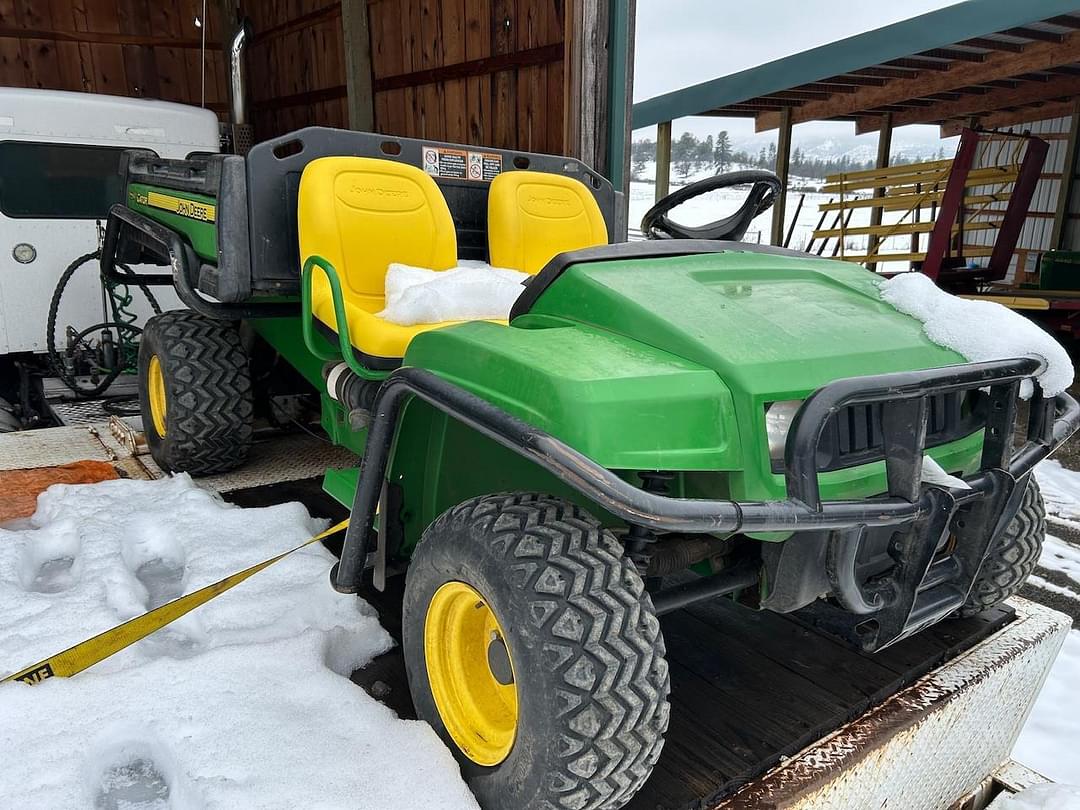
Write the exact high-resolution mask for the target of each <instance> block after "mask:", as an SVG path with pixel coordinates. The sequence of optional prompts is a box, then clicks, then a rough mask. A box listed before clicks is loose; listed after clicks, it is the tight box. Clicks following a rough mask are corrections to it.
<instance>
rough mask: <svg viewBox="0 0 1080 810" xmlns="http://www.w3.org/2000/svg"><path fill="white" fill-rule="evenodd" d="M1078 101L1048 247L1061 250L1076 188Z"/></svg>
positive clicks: (1079, 136)
mask: <svg viewBox="0 0 1080 810" xmlns="http://www.w3.org/2000/svg"><path fill="white" fill-rule="evenodd" d="M1078 145H1080V100H1077V101H1075V102H1073V112H1072V118H1071V120H1070V123H1069V145H1068V147H1067V148H1066V150H1065V165H1064V166H1063V167H1062V169H1061V191H1060V192H1058V200H1057V209H1056V210H1055V211H1054V231H1053V234H1052V235H1051V237H1050V247H1051V248H1052V249H1057V250H1061V249H1062V248H1064V247H1065V244H1064V243H1065V223H1066V221H1067V220H1068V216H1069V209H1070V208H1071V205H1070V203H1071V202H1072V198H1073V189H1074V188H1075V187H1076V174H1077V169H1078V168H1080V167H1078V166H1077V165H1076V161H1077V158H1078V157H1080V149H1078V148H1077V147H1078Z"/></svg>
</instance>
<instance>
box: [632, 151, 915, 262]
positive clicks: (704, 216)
mask: <svg viewBox="0 0 1080 810" xmlns="http://www.w3.org/2000/svg"><path fill="white" fill-rule="evenodd" d="M708 176H710V175H709V173H707V172H706V173H703V174H701V175H695V176H692V177H690V178H688V179H687V181H686V182H692V181H694V180H701V179H704V178H705V177H708ZM805 183H806V184H809V183H815V184H819V183H820V181H811V180H806V181H805ZM682 184H683V181H678V182H675V181H673V182H672V184H671V189H670V190H671V191H675V190H676V189H677V188H681V187H682ZM792 184H793V185H795V186H796V187H798V186H800V185H802V183H800V181H799V178H793V179H792ZM804 196H805V199H804V200H803V202H802V207H801V208H800V207H799V200H800V198H802V197H804ZM655 197H656V186H655V185H653V184H652V183H651V182H643V181H635V182H631V183H630V201H629V203H630V205H629V209H630V214H629V226H630V233H631V238H635V236H636V233H635V232H636V231H638V229H639V228H640V226H641V218H642V217H643V216H644V215H645V212H646V211H648V210H649V209H650V208H651V207H652V206H653V204H654V203H655V201H656V200H655ZM835 197H836V195H834V194H821V193H818V192H814V191H810V192H801V191H789V192H787V206H786V208H785V221H784V233H785V235H786V234H787V232H788V229H790V228H791V224H792V222H793V221H794V222H795V229H794V230H793V231H792V232H791V241H790V242H789V244H788V247H790V248H792V249H793V250H805V249H806V246H807V243H808V242H809V241H810V237H811V235H812V234H813V232H814V230H815V228H817V227H818V223H819V221H820V220H821V211H820V210H819V208H818V207H819V206H820V205H821V204H822V203H826V202H829V201H830V200H833V199H835ZM745 198H746V189H745V188H730V189H723V190H721V191H713V192H710V193H709V194H704V195H702V196H700V197H696V198H694V199H692V200H690V201H689V202H687V203H684V204H683V205H681V206H679V207H678V208H676V209H674V210H673V211H672V212H671V215H670V216H671V218H672V220H674V221H675V222H678V223H680V224H684V225H704V224H706V223H709V222H712V221H714V220H717V219H721V218H722V217H725V216H728V215H729V214H732V213H734V211H736V210H737V209H738V207H739V206H740V205H741V204H742V202H743V200H744V199H745ZM796 213H798V219H796V218H795V215H796ZM835 216H836V212H835V211H830V212H828V213H827V215H826V218H825V220H824V225H823V226H822V227H824V228H833V227H834V225H833V219H834V218H835ZM902 216H903V213H902V212H885V214H884V218H883V221H884V222H885V223H886V224H888V223H891V222H894V221H898V220H899V219H900V218H901V217H902ZM772 217H773V211H772V210H769V211H766V212H765V213H764V214H762V215H761V216H759V217H758V218H757V219H755V220H754V222H753V223H752V224H751V226H750V229H749V231H747V233H746V236H745V237H744V241H746V242H760V243H762V244H768V243H769V235H770V233H771V229H772ZM869 224H870V209H869V208H856V209H854V213H852V215H851V219H850V220H849V222H848V225H849V226H850V227H853V228H854V227H856V226H865V225H869ZM921 240H922V241H921V246H922V248H923V249H924V250H925V248H926V240H927V237H926V236H925V235H923V236H922V237H921ZM820 246H821V242H820V241H818V242H815V244H814V247H813V251H812V252H815V253H816V252H817V250H818V248H819V247H820ZM837 250H839V248H838V247H837V240H836V239H834V238H830V239H829V240H828V243H827V244H826V245H825V250H824V253H823V254H822V255H824V256H826V257H829V256H833V255H838V253H837V252H836V251H837ZM910 250H911V237H910V236H907V235H905V236H892V237H889V238H887V239H885V240H884V242H883V243H882V247H881V249H880V252H881V253H882V254H886V253H900V252H903V253H907V252H909V251H910ZM843 251H844V253H847V254H852V255H854V254H865V253H866V237H865V236H856V237H850V236H849V237H847V238H846V239H845V240H844V245H843ZM907 267H908V263H907V262H902V263H897V262H883V263H881V264H879V269H887V270H905V269H907Z"/></svg>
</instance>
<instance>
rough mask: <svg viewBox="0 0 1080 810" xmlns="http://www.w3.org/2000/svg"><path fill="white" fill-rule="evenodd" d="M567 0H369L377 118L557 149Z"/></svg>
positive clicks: (432, 132)
mask: <svg viewBox="0 0 1080 810" xmlns="http://www.w3.org/2000/svg"><path fill="white" fill-rule="evenodd" d="M565 7H566V4H565V0H373V2H371V3H370V4H369V6H368V10H369V28H370V32H371V48H372V51H371V59H372V73H373V78H374V90H375V126H376V129H378V130H379V131H380V132H385V133H389V134H394V135H403V136H406V137H414V138H431V139H435V140H446V141H455V142H462V143H471V144H483V145H491V146H497V147H504V148H516V149H524V150H530V151H536V152H554V153H559V152H562V151H563V137H564V136H563V122H564V112H563V97H564V79H563V76H564V73H563V51H564V47H563V43H564V39H565V29H566V23H565V13H566V11H565Z"/></svg>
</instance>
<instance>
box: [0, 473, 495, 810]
mask: <svg viewBox="0 0 1080 810" xmlns="http://www.w3.org/2000/svg"><path fill="white" fill-rule="evenodd" d="M322 528H323V525H322V524H321V523H320V522H318V521H315V520H313V519H311V518H310V517H309V515H308V514H307V512H306V510H305V509H304V508H303V507H302V506H301V505H299V504H295V503H293V504H282V505H279V506H274V507H270V508H266V509H239V508H236V507H232V506H229V505H227V504H225V503H223V502H222V501H220V500H219V499H218V498H217V497H216V496H214V495H212V494H210V493H208V492H205V491H203V490H201V489H199V488H197V487H196V486H195V485H194V484H192V482H191V480H190V479H189V478H188V477H187V476H177V477H174V478H171V479H165V480H161V481H154V482H145V481H126V480H117V481H108V482H105V483H101V484H94V485H83V486H68V485H57V486H53V487H51V488H50V489H49V490H48V491H46V492H45V493H44V494H43V495H41V496H40V498H39V500H38V509H37V512H36V513H35V515H34V516H33V518H31V520H30V521H29V526H26V527H22V526H20V528H19V529H18V530H10V529H9V530H4V529H0V668H2V669H0V675H2V674H5V673H6V672H12V671H16V670H18V669H21V668H23V667H24V666H27V665H30V664H32V663H34V662H36V661H38V660H40V659H42V658H44V657H46V656H47V655H49V654H51V653H54V652H58V651H60V650H62V649H64V648H66V647H69V646H71V645H72V644H74V643H77V642H79V641H82V640H83V639H85V638H87V637H89V636H91V635H93V634H96V633H99V632H101V631H103V630H106V629H108V628H110V627H112V626H114V625H116V624H117V623H119V622H120V621H122V620H124V619H127V618H130V617H132V616H135V615H138V614H140V613H142V612H144V611H146V610H147V609H149V608H151V607H154V606H155V605H158V604H161V603H162V602H165V601H168V600H170V599H173V598H175V597H176V596H178V595H180V594H181V593H187V592H191V591H193V590H196V589H198V588H200V587H202V586H204V585H207V584H209V583H211V582H214V581H216V580H218V579H220V578H221V577H223V576H225V575H226V574H229V573H232V572H234V571H237V570H239V569H241V568H244V567H246V566H249V565H251V564H253V563H255V562H258V561H259V560H262V559H264V558H266V557H269V556H271V555H272V554H275V553H277V552H280V551H282V550H284V549H288V548H290V547H292V546H295V545H297V544H299V543H300V542H301V541H303V540H304V539H306V538H307V537H309V536H311V535H312V534H314V533H316V532H318V531H319V530H321V529H322ZM332 561H333V560H332V557H331V555H330V554H329V553H328V552H327V551H326V550H325V549H323V548H322V546H321V545H314V546H310V547H308V548H306V549H304V550H302V551H299V552H296V553H295V554H293V555H292V556H290V557H288V558H286V559H285V560H283V561H282V562H280V563H278V564H277V565H275V566H272V567H271V568H269V569H267V570H265V571H263V572H261V573H259V574H257V575H255V576H254V577H253V578H252V579H250V580H248V581H247V582H245V583H243V584H242V585H240V586H239V587H237V588H236V589H235V590H232V591H229V592H227V593H225V594H224V595H222V596H220V597H218V598H217V599H215V600H213V601H212V602H210V603H209V604H207V605H204V606H203V607H200V608H198V609H197V610H196V611H194V612H193V613H191V614H188V615H187V616H185V617H184V618H183V619H181V620H179V621H178V622H176V623H174V624H173V625H170V626H169V627H168V628H166V629H164V630H162V631H159V632H158V633H155V634H154V635H152V636H150V637H149V638H147V639H145V640H143V641H141V642H139V643H138V644H136V645H135V646H133V647H130V648H128V649H127V650H124V651H123V652H121V653H119V654H117V655H116V656H114V657H112V658H110V659H108V660H106V661H104V662H102V663H100V664H98V665H97V666H95V667H93V668H91V669H89V670H87V671H86V672H83V673H81V674H80V675H78V676H76V677H74V678H71V679H60V678H56V679H52V680H48V681H45V682H44V683H42V684H41V685H39V686H35V687H29V686H25V685H23V684H18V683H11V684H5V685H3V686H0V717H2V718H3V722H2V723H0V762H3V763H4V765H3V768H2V769H0V796H2V797H3V802H2V803H3V805H4V806H5V807H32V806H33V807H63V808H70V809H71V810H78V808H88V809H89V808H101V807H108V808H120V807H129V808H135V807H138V808H141V810H151V808H153V810H166V808H168V810H213V809H215V808H234V807H249V808H259V810H271V809H272V808H281V810H286V809H287V810H293V808H298V807H310V808H316V807H322V808H331V807H334V808H337V807H349V808H386V809H387V810H390V809H391V808H394V809H395V810H397V809H398V808H403V807H418V806H421V805H423V806H425V807H438V808H476V803H475V801H474V800H473V798H472V797H471V795H470V794H469V792H468V789H467V788H466V787H465V785H464V783H463V782H462V781H461V778H460V775H459V772H458V768H457V766H456V764H455V762H454V760H453V758H452V757H451V755H450V753H449V752H448V751H447V750H446V748H445V747H444V746H443V745H442V744H441V742H440V741H439V740H438V738H437V737H436V736H435V734H434V732H432V731H431V729H430V728H429V727H428V726H427V725H426V724H423V723H418V722H415V721H401V720H398V719H397V718H396V717H395V716H394V714H393V712H391V711H390V710H389V709H387V708H386V707H385V706H383V705H381V704H380V703H377V702H376V701H375V700H373V699H372V698H370V697H369V696H368V695H367V694H366V693H365V692H364V691H363V690H362V689H360V688H359V687H357V686H355V685H354V684H352V683H351V682H350V681H349V680H348V675H349V673H350V672H351V671H353V670H354V669H355V668H356V667H358V666H361V665H363V664H364V663H366V662H367V661H368V660H370V659H371V658H372V657H373V656H375V655H378V654H379V653H381V652H383V651H385V650H386V649H388V648H389V647H390V646H391V644H392V641H391V639H390V638H389V636H388V635H387V634H386V632H385V631H384V630H383V629H382V627H381V626H380V625H379V623H378V621H377V619H376V617H375V616H374V612H373V611H372V610H371V609H370V607H368V606H367V605H366V604H365V603H363V602H362V601H360V600H358V599H356V598H355V597H347V596H341V595H338V594H336V593H334V591H333V590H332V589H331V588H330V586H329V582H328V579H327V572H328V570H329V568H330V565H331V563H332Z"/></svg>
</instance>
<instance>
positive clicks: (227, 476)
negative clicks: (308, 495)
mask: <svg viewBox="0 0 1080 810" xmlns="http://www.w3.org/2000/svg"><path fill="white" fill-rule="evenodd" d="M109 440H112V441H113V442H115V439H113V438H112V436H109V437H108V438H106V439H105V441H106V442H108V441H109ZM117 447H119V445H117ZM122 452H125V453H126V452H127V451H126V450H125V451H122ZM139 461H140V462H141V463H142V464H144V465H145V466H146V468H147V469H148V470H149V471H150V472H151V473H152V474H153V475H154V476H155V477H160V476H162V475H164V473H163V472H162V471H161V468H160V467H158V466H157V465H156V464H155V463H154V460H153V459H152V458H150V456H148V455H144V456H139ZM359 463H360V461H359V459H358V457H357V456H356V455H354V454H353V453H351V452H349V451H348V450H345V449H343V448H341V447H337V446H335V445H332V444H330V443H329V442H328V441H326V440H323V439H320V438H318V437H316V436H311V435H308V434H306V433H294V434H287V435H282V436H273V437H271V438H267V439H263V440H260V441H256V442H255V443H254V444H253V445H252V446H251V453H250V455H249V456H248V460H247V461H246V462H245V463H244V465H243V466H242V467H240V468H239V469H237V470H233V471H232V472H227V473H222V474H221V475H210V476H207V477H205V478H199V479H196V480H197V482H198V484H199V486H203V487H206V488H208V489H215V490H217V491H218V492H231V491H232V490H234V489H248V488H249V487H258V486H263V485H265V484H277V483H280V482H282V481H300V480H302V479H305V478H315V477H316V476H321V475H322V474H323V473H324V472H326V471H327V470H328V469H342V468H345V467H355V466H356V465H357V464H359Z"/></svg>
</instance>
